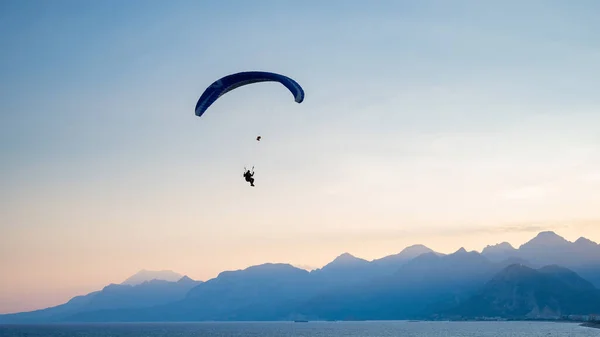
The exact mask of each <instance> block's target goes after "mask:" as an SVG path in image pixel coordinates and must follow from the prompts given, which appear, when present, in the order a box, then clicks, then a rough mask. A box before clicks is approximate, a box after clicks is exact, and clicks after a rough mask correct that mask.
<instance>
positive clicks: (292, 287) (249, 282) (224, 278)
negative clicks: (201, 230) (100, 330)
mask: <svg viewBox="0 0 600 337" xmlns="http://www.w3.org/2000/svg"><path fill="white" fill-rule="evenodd" d="M314 284H315V283H313V282H310V273H309V272H307V271H306V270H303V269H299V268H296V267H293V266H291V265H289V264H273V263H267V264H263V265H258V266H252V267H249V268H247V269H244V270H236V271H226V272H222V273H220V274H219V275H218V276H217V277H216V278H214V279H211V280H208V281H206V282H204V283H202V284H199V285H197V286H196V287H194V288H193V289H191V290H190V291H189V292H188V294H187V296H186V297H185V298H184V299H182V300H180V301H177V302H173V303H169V304H166V305H161V306H155V307H153V308H144V309H140V310H130V309H120V310H100V311H95V312H85V313H80V314H77V315H73V316H71V317H68V319H67V320H68V321H206V320H236V321H245V320H273V319H281V318H283V317H290V313H291V312H292V311H293V308H294V307H295V306H297V305H298V303H300V302H302V301H303V300H304V299H305V298H307V297H308V296H310V294H313V293H314V292H315V289H314Z"/></svg>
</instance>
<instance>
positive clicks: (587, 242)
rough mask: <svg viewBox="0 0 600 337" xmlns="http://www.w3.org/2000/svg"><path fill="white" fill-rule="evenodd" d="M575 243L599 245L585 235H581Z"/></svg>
mask: <svg viewBox="0 0 600 337" xmlns="http://www.w3.org/2000/svg"><path fill="white" fill-rule="evenodd" d="M575 244H577V245H586V246H597V245H598V244H597V243H596V242H594V241H592V240H590V239H587V238H584V237H583V236H582V237H580V238H579V239H577V240H576V241H575Z"/></svg>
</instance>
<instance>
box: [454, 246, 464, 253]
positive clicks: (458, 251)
mask: <svg viewBox="0 0 600 337" xmlns="http://www.w3.org/2000/svg"><path fill="white" fill-rule="evenodd" d="M466 253H467V250H466V249H465V247H460V249H459V250H457V251H455V252H454V254H466Z"/></svg>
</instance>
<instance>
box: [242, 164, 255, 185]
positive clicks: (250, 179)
mask: <svg viewBox="0 0 600 337" xmlns="http://www.w3.org/2000/svg"><path fill="white" fill-rule="evenodd" d="M244 178H245V179H246V181H247V182H249V183H250V186H253V187H254V166H252V172H250V170H247V169H246V168H245V167H244Z"/></svg>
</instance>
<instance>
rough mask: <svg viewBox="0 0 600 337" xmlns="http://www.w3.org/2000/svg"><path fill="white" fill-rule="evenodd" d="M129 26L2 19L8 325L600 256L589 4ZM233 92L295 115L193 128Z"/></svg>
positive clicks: (183, 11) (272, 5)
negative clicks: (544, 251)
mask: <svg viewBox="0 0 600 337" xmlns="http://www.w3.org/2000/svg"><path fill="white" fill-rule="evenodd" d="M139 4H140V2H138V1H136V0H132V1H127V2H123V1H97V2H77V1H73V2H70V3H69V4H68V5H67V4H66V3H63V2H43V1H35V2H28V1H17V0H5V1H2V2H1V3H0V23H1V26H2V28H3V29H0V45H1V46H2V53H0V92H2V99H1V100H0V159H1V163H0V164H1V167H2V169H1V170H0V173H1V174H0V275H1V276H2V277H0V312H13V311H22V310H30V309H35V308H41V307H46V306H50V305H56V304H59V303H62V302H64V301H66V300H68V299H69V298H70V297H72V296H74V295H79V294H85V293H88V292H90V291H94V290H98V289H101V288H102V287H103V286H105V285H107V284H108V283H111V282H112V283H119V282H122V281H123V280H125V279H126V278H127V277H129V276H130V275H132V274H134V273H135V272H137V271H138V270H140V269H149V270H163V269H170V270H173V271H176V272H178V273H181V274H187V275H188V276H190V277H192V278H194V279H200V280H206V279H209V278H211V277H214V276H216V275H217V274H218V273H219V272H221V271H223V270H232V269H241V268H245V267H248V266H250V265H256V264H260V263H265V262H285V263H291V264H294V265H309V266H315V267H320V266H322V265H324V264H325V263H327V262H330V261H331V260H333V259H334V258H335V257H336V256H338V255H340V254H342V253H344V252H348V253H351V254H353V255H355V256H357V257H361V258H365V259H368V260H372V259H374V258H379V257H382V256H385V255H389V254H394V253H397V252H399V251H400V250H402V249H403V248H404V247H406V246H409V245H412V244H417V243H420V244H424V245H427V246H429V247H430V248H432V249H435V250H437V251H439V252H443V253H451V252H453V251H456V250H457V249H459V248H460V247H464V248H466V249H468V250H478V251H480V250H481V249H482V248H483V247H484V246H485V245H487V244H494V243H498V242H501V241H508V242H510V243H512V244H513V245H514V246H519V245H520V244H522V243H524V242H526V241H527V240H529V239H531V238H532V237H533V236H535V235H536V234H537V232H539V231H542V230H554V231H556V232H557V233H558V234H559V235H562V236H563V237H565V238H566V239H569V240H576V239H577V238H578V237H580V236H585V237H587V238H589V239H591V240H594V241H596V242H600V229H599V228H600V226H599V224H600V206H599V205H600V113H599V112H600V95H598V90H597V88H599V87H600V63H599V62H598V59H599V55H600V39H598V36H600V20H598V19H597V16H596V15H595V13H598V12H599V11H600V2H598V3H595V2H591V1H590V2H588V3H587V6H582V5H581V6H580V5H577V4H574V3H568V2H559V1H556V2H550V3H549V2H547V1H543V0H535V1H527V2H522V1H516V0H514V1H513V0H507V1H502V2H493V3H492V2H482V1H477V0H458V5H457V2H452V3H449V2H444V1H432V2H429V1H400V0H398V1H394V0H391V1H381V2H377V3H376V4H375V2H369V1H350V0H330V1H326V2H323V1H318V0H306V1H300V2H282V1H279V0H260V1H252V2H250V1H246V0H232V1H227V2H220V1H216V2H209V1H206V2H204V1H192V0H172V1H154V2H150V3H148V2H144V5H139ZM461 4H462V5H461ZM507 22H508V23H509V24H507ZM357 27H358V28H359V29H358V28H357ZM207 32H210V34H207ZM390 41H401V43H390ZM244 70H266V71H273V72H277V73H282V74H285V75H288V76H290V77H292V78H294V79H295V80H297V81H298V83H300V85H301V86H302V87H303V88H304V90H305V93H306V97H305V100H304V102H302V103H301V104H297V103H295V102H294V100H293V97H292V96H291V95H290V93H289V92H288V91H287V90H286V89H285V88H284V87H283V86H281V85H280V84H278V83H257V84H255V85H248V86H244V87H240V88H238V89H236V90H234V91H232V92H229V93H228V94H226V95H224V96H223V97H221V98H219V99H218V100H217V101H216V102H215V104H214V105H212V106H211V107H210V108H209V110H208V111H207V112H206V113H205V114H204V115H203V116H202V117H200V118H198V117H196V116H195V115H194V106H195V104H196V101H197V99H198V98H199V96H200V95H201V94H202V92H203V91H204V89H205V88H206V87H207V86H208V85H210V84H211V83H212V82H213V81H215V80H216V79H218V78H220V77H221V76H224V75H227V74H231V73H233V72H237V71H244ZM257 135H261V136H262V140H261V141H260V142H256V141H255V139H256V136H257ZM253 165H254V166H255V167H256V176H255V178H256V187H254V188H252V187H249V186H248V184H247V183H246V182H244V181H243V178H242V170H243V167H244V166H247V167H251V166H253Z"/></svg>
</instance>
